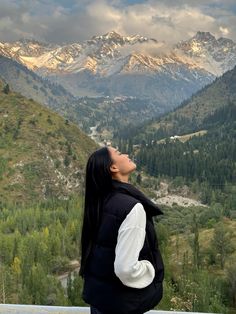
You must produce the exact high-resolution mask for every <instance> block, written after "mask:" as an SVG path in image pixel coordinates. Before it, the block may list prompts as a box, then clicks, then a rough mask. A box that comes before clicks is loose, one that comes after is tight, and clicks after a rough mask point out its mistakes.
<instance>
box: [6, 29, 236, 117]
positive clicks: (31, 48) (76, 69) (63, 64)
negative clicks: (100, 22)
mask: <svg viewBox="0 0 236 314" xmlns="http://www.w3.org/2000/svg"><path fill="white" fill-rule="evenodd" d="M0 54H1V55H3V56H5V57H8V58H11V59H14V60H16V61H17V62H19V63H21V64H24V65H25V66H27V67H28V69H31V70H33V71H34V72H35V73H37V74H39V75H40V76H43V77H47V78H48V79H49V80H51V81H53V82H56V83H60V84H61V85H62V86H63V87H64V88H66V89H67V90H68V91H69V92H70V93H72V94H73V95H74V96H92V97H96V96H110V97H117V96H126V97H130V96H131V97H136V98H139V99H151V100H153V99H155V101H156V102H157V103H158V104H159V108H160V107H162V108H164V111H166V110H168V109H170V108H173V107H176V106H177V105H179V104H180V103H181V102H182V101H183V100H185V99H187V98H188V97H190V96H191V95H192V94H193V93H194V92H196V91H197V90H199V89H201V88H202V87H203V86H205V85H207V84H209V83H210V82H212V81H213V80H214V79H215V77H216V76H219V75H221V74H223V73H224V72H225V71H227V70H230V69H232V68H233V66H234V65H235V64H236V44H235V43H234V42H233V41H232V40H230V39H227V38H219V39H216V38H215V37H214V36H213V35H212V34H210V33H208V32H198V33H197V34H196V35H195V36H194V37H192V38H190V39H189V40H186V41H181V42H179V43H176V45H174V46H173V47H169V46H167V45H166V44H165V43H164V42H159V41H158V40H156V39H152V38H147V37H143V36H141V35H134V36H122V35H120V34H118V33H116V32H109V33H107V34H105V35H101V36H94V37H92V38H91V39H90V40H87V41H84V42H82V43H73V44H68V45H55V44H51V43H50V44H48V43H42V42H38V41H35V40H26V39H24V40H19V41H17V42H12V43H0Z"/></svg>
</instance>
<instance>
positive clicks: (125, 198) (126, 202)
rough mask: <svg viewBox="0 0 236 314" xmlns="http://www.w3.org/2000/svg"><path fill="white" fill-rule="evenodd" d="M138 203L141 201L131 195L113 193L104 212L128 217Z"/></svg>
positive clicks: (105, 205) (106, 203)
mask: <svg viewBox="0 0 236 314" xmlns="http://www.w3.org/2000/svg"><path fill="white" fill-rule="evenodd" d="M138 203H139V204H140V201H139V200H138V199H136V198H135V197H133V196H131V195H129V194H125V193H121V192H115V193H114V192H113V193H112V194H111V195H109V197H108V199H107V201H106V202H105V204H104V210H105V211H109V212H112V213H113V214H118V215H121V216H122V214H124V215H127V214H128V213H129V212H130V211H131V210H132V209H133V208H134V206H135V205H136V204H138Z"/></svg>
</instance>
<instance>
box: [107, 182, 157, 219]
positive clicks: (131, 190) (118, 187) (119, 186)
mask: <svg viewBox="0 0 236 314" xmlns="http://www.w3.org/2000/svg"><path fill="white" fill-rule="evenodd" d="M112 191H118V192H121V193H125V194H128V195H131V196H133V197H134V198H136V199H137V200H139V201H140V203H141V204H142V205H143V207H144V208H145V210H146V213H147V214H148V215H150V216H157V215H163V212H162V211H161V210H160V208H159V207H158V206H157V205H156V204H154V203H153V202H152V201H151V200H150V199H149V198H147V197H146V196H145V195H144V194H143V193H142V192H141V191H139V190H138V189H137V188H136V187H134V186H133V185H132V184H130V183H126V182H122V181H118V180H115V179H112Z"/></svg>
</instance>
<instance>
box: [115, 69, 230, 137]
mask: <svg viewBox="0 0 236 314" xmlns="http://www.w3.org/2000/svg"><path fill="white" fill-rule="evenodd" d="M226 107H230V108H231V110H234V113H235V107H236V67H235V68H234V69H233V70H231V71H228V72H226V73H225V74H224V75H223V76H221V77H219V78H217V79H216V80H215V81H214V82H213V83H212V84H210V85H208V86H206V87H204V88H203V89H202V90H201V91H199V92H198V93H196V94H194V95H193V96H192V97H191V98H190V99H188V100H186V101H185V102H183V103H182V105H181V106H180V107H178V108H176V109H175V110H174V111H172V112H170V113H168V114H165V115H163V116H162V117H160V118H158V119H153V120H152V121H149V122H146V123H145V124H143V126H142V127H141V126H139V128H133V129H130V130H129V131H128V132H127V130H125V132H124V134H122V133H120V136H121V137H123V138H127V137H128V138H129V137H133V139H134V141H135V142H140V141H141V140H142V139H143V138H145V139H147V138H149V139H151V140H153V139H154V140H155V139H162V138H164V137H166V136H173V135H182V134H187V133H192V132H196V131H200V130H202V129H205V128H207V129H209V128H211V127H212V126H213V127H214V123H213V125H212V123H211V122H212V121H211V120H212V117H213V116H216V115H217V114H218V118H219V117H220V114H219V113H221V110H222V112H224V109H225V108H226ZM226 110H228V109H227V108H226ZM214 122H215V121H214ZM144 135H145V136H144Z"/></svg>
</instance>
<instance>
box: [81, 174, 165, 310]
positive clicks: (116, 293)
mask: <svg viewBox="0 0 236 314" xmlns="http://www.w3.org/2000/svg"><path fill="white" fill-rule="evenodd" d="M138 202H140V203H142V204H143V206H144V209H145V211H146V216H147V224H146V237H145V242H144V245H143V248H142V250H141V251H140V254H139V260H144V259H145V260H149V261H150V262H151V263H152V265H153V266H154V268H155V278H154V280H153V282H152V283H151V284H150V285H149V286H147V287H145V288H140V289H138V288H131V287H128V286H125V285H124V284H123V283H122V282H121V281H120V279H119V278H118V277H117V276H116V275H115V272H114V261H115V247H116V243H117V237H118V230H119V227H120V225H121V224H122V222H123V221H124V219H125V218H126V216H127V215H128V213H129V212H130V211H131V209H132V208H133V207H134V205H135V204H137V203H138ZM160 214H162V212H161V210H160V209H159V208H158V207H157V206H156V205H155V204H154V203H153V202H151V201H150V200H149V199H148V198H146V196H145V195H144V194H142V193H141V192H140V191H139V190H137V189H136V188H135V187H134V186H132V185H131V184H129V183H124V182H120V181H117V180H113V190H112V192H111V193H110V194H109V195H108V197H107V198H106V199H105V200H104V203H103V215H102V219H101V224H100V228H99V231H98V235H97V241H96V243H95V244H94V246H93V248H92V251H91V254H90V256H89V258H88V261H87V264H86V267H85V272H84V289H83V295H82V296H83V299H84V301H85V302H86V303H88V304H91V305H93V306H94V307H96V308H97V309H98V310H100V311H101V312H103V313H107V314H139V313H144V312H146V311H148V310H150V309H152V308H153V307H154V306H155V305H157V304H158V303H159V302H160V300H161V298H162V293H163V289H162V281H163V278H164V265H163V261H162V257H161V254H160V252H159V249H158V241H157V237H156V233H155V229H154V225H153V220H152V216H155V215H160Z"/></svg>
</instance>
